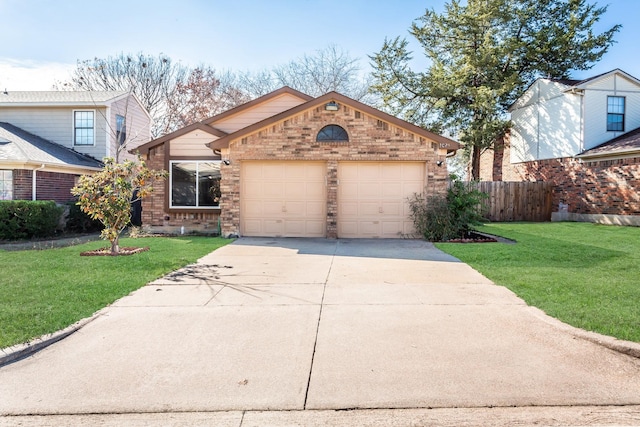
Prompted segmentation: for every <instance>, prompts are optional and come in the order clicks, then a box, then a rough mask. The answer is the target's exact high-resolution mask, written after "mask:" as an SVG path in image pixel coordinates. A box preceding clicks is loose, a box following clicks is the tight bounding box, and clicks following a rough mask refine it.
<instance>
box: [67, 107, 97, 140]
mask: <svg viewBox="0 0 640 427" xmlns="http://www.w3.org/2000/svg"><path fill="white" fill-rule="evenodd" d="M76 113H92V114H93V143H92V144H76ZM97 117H98V115H97V114H96V110H87V109H82V110H73V113H72V116H71V126H72V131H71V134H72V136H71V138H72V141H73V146H74V147H95V145H96V119H97Z"/></svg>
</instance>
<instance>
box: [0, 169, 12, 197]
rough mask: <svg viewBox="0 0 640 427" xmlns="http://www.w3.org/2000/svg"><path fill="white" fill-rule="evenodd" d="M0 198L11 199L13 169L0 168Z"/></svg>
mask: <svg viewBox="0 0 640 427" xmlns="http://www.w3.org/2000/svg"><path fill="white" fill-rule="evenodd" d="M0 200H13V171H9V170H0Z"/></svg>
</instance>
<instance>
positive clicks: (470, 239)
mask: <svg viewBox="0 0 640 427" xmlns="http://www.w3.org/2000/svg"><path fill="white" fill-rule="evenodd" d="M497 241H498V240H496V239H494V238H493V237H490V236H486V235H484V234H480V233H474V232H473V231H472V232H470V233H468V235H467V236H465V237H462V238H460V239H451V240H447V243H493V242H497Z"/></svg>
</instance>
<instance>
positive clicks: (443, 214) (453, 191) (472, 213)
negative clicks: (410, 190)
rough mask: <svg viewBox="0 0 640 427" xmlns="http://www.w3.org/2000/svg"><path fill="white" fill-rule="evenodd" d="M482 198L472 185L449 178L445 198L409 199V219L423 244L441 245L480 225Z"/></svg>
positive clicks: (463, 235)
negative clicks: (434, 243) (439, 243)
mask: <svg viewBox="0 0 640 427" xmlns="http://www.w3.org/2000/svg"><path fill="white" fill-rule="evenodd" d="M486 197H487V195H486V194H484V193H482V192H480V191H478V190H477V189H476V188H475V187H474V186H473V184H470V183H465V182H462V181H460V180H459V179H458V177H456V176H455V175H452V176H451V182H450V185H449V189H448V190H447V193H446V195H443V194H435V195H428V194H414V195H413V196H412V197H411V198H410V199H409V208H410V214H409V217H410V218H411V220H412V221H413V224H414V227H415V229H416V231H417V232H418V233H419V234H420V235H421V236H422V237H424V238H425V239H426V240H429V241H432V242H436V241H438V242H441V241H447V240H451V239H456V238H461V237H465V235H467V234H468V233H469V232H470V231H472V230H473V229H474V227H475V226H477V225H479V224H480V223H481V221H482V219H483V218H482V215H481V214H480V212H481V208H482V203H483V201H484V199H486Z"/></svg>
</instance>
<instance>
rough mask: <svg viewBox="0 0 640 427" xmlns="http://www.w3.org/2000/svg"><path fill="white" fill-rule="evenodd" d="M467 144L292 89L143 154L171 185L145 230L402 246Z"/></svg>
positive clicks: (148, 204) (150, 209) (147, 204)
mask: <svg viewBox="0 0 640 427" xmlns="http://www.w3.org/2000/svg"><path fill="white" fill-rule="evenodd" d="M458 148H459V146H458V143H457V142H455V141H453V140H450V139H448V138H445V137H442V136H440V135H436V134H434V133H431V132H428V131H426V130H424V129H422V128H419V127H417V126H414V125H412V124H410V123H408V122H405V121H403V120H400V119H398V118H396V117H393V116H391V115H388V114H386V113H383V112H382V111H379V110H376V109H374V108H372V107H369V106H367V105H364V104H362V103H360V102H358V101H355V100H353V99H350V98H348V97H346V96H343V95H341V94H338V93H335V92H331V93H328V94H326V95H323V96H320V97H318V98H312V97H310V96H308V95H305V94H303V93H300V92H298V91H295V90H293V89H291V88H288V87H284V88H282V89H279V90H277V91H274V92H272V93H270V94H267V95H265V96H263V97H261V98H258V99H256V100H253V101H251V102H248V103H246V104H244V105H241V106H239V107H236V108H234V109H231V110H229V111H227V112H224V113H222V114H219V115H217V116H214V117H212V118H210V119H207V120H204V121H202V122H198V123H195V124H192V125H190V126H187V127H185V128H183V129H180V130H178V131H176V132H173V133H171V134H168V135H166V136H164V137H161V138H158V139H156V140H153V141H150V142H149V143H147V144H144V145H142V146H140V147H139V151H140V153H141V154H143V155H144V156H146V160H147V164H148V165H149V166H150V167H153V168H156V169H165V170H167V171H169V178H168V179H167V180H166V181H165V183H164V184H162V185H158V186H157V187H156V188H155V191H154V193H153V194H152V195H151V196H150V197H149V198H147V199H145V200H144V201H143V216H142V222H143V226H144V227H145V228H147V229H151V230H157V231H162V232H191V231H200V232H207V231H208V232H211V233H216V232H218V231H220V233H221V234H222V235H224V236H229V235H244V236H274V237H275V236H282V237H328V238H336V237H380V238H391V237H399V236H400V235H403V234H410V233H411V232H412V229H413V225H412V223H411V221H410V220H409V219H408V217H407V203H406V202H407V200H406V199H407V197H409V196H410V195H412V194H413V193H420V192H422V191H424V190H425V189H426V188H428V189H429V190H432V191H443V190H444V189H445V188H446V185H447V179H448V176H447V168H446V158H447V155H451V154H453V153H454V152H455V150H456V149H458Z"/></svg>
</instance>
